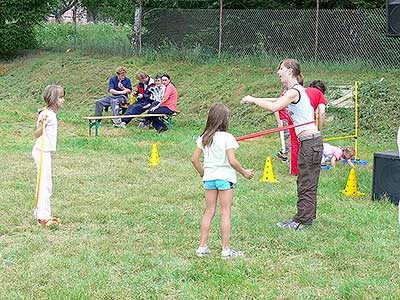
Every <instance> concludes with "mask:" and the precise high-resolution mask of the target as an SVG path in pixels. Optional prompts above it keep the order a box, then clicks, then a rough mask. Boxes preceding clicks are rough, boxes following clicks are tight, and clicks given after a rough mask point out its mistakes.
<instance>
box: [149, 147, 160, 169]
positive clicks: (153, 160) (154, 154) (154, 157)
mask: <svg viewBox="0 0 400 300" xmlns="http://www.w3.org/2000/svg"><path fill="white" fill-rule="evenodd" d="M159 164H160V155H159V154H158V148H157V144H153V145H152V146H151V155H150V163H149V165H150V166H157V165H159Z"/></svg>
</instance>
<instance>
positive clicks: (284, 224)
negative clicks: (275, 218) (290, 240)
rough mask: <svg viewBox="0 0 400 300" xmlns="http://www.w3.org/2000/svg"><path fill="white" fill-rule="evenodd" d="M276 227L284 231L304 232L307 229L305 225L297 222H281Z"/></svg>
mask: <svg viewBox="0 0 400 300" xmlns="http://www.w3.org/2000/svg"><path fill="white" fill-rule="evenodd" d="M276 225H277V226H278V227H280V228H283V229H293V230H302V229H304V227H305V225H304V224H300V223H297V222H296V221H291V222H281V223H278V224H276Z"/></svg>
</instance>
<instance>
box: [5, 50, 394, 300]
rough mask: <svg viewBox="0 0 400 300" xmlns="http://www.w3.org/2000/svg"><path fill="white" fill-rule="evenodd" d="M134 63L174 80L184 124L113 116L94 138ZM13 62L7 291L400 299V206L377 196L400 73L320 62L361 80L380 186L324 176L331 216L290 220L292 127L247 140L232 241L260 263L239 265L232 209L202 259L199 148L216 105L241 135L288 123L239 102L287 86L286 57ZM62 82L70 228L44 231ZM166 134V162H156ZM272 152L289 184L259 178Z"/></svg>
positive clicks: (64, 200) (334, 112) (333, 125)
mask: <svg viewBox="0 0 400 300" xmlns="http://www.w3.org/2000/svg"><path fill="white" fill-rule="evenodd" d="M118 65H126V66H127V67H128V69H129V70H130V74H129V75H130V77H131V78H134V72H136V71H137V70H138V69H145V70H147V71H148V72H149V73H151V74H156V73H163V72H168V73H170V75H171V77H172V79H173V81H174V82H175V84H176V85H177V87H178V92H179V95H180V101H179V104H178V107H179V110H180V111H181V112H182V113H181V114H180V115H179V116H178V117H176V118H175V120H174V127H173V129H172V130H170V131H168V132H165V133H163V134H157V133H155V132H154V131H151V130H140V129H138V128H137V127H136V123H135V122H132V123H133V124H132V125H130V126H129V127H128V128H126V129H117V128H113V127H112V126H111V125H110V124H109V123H106V122H104V124H102V126H101V129H100V130H101V135H100V137H98V138H94V137H92V138H89V137H88V132H87V124H86V122H85V121H83V120H82V119H81V117H83V116H88V115H92V114H93V112H94V101H95V99H96V98H99V97H100V96H103V95H104V94H105V93H106V88H107V80H108V77H109V76H110V75H111V74H112V73H113V72H114V69H115V68H116V66H118ZM0 70H2V71H1V76H0V140H1V148H0V171H1V173H2V174H1V181H0V185H1V191H2V192H1V193H0V270H1V272H0V282H1V284H0V299H4V300H8V299H10V300H11V299H13V300H14V299H115V300H117V299H118V300H121V299H400V286H399V278H400V269H399V267H400V266H399V261H400V255H399V254H400V253H399V231H398V222H397V210H396V207H395V206H394V205H392V204H391V203H389V202H388V201H379V202H373V201H371V188H372V160H373V153H374V152H376V151H384V150H388V149H391V150H394V149H395V147H396V144H395V135H396V133H397V128H393V127H394V125H393V124H397V126H398V118H396V114H397V115H398V109H397V110H392V111H391V113H392V115H391V117H390V118H389V116H388V109H393V107H397V104H396V103H392V101H394V100H395V99H397V97H398V95H399V93H400V84H399V83H398V82H397V81H398V78H399V72H397V71H393V70H392V71H371V70H368V69H365V68H362V67H360V68H359V67H355V66H353V67H348V68H347V67H345V66H327V67H324V68H318V67H315V66H310V65H306V66H305V69H304V72H305V74H306V82H308V81H310V80H312V79H315V78H320V79H322V80H324V81H326V82H327V83H328V85H330V86H333V85H335V84H338V85H339V84H347V85H352V84H353V82H354V80H359V81H360V97H361V98H360V102H362V104H361V108H360V109H361V110H362V112H360V114H361V116H360V126H361V130H360V135H361V136H360V139H359V143H360V158H362V159H366V160H368V161H369V162H370V163H369V165H368V166H359V167H357V181H358V189H359V190H360V191H362V192H365V195H364V196H361V197H358V198H351V197H346V196H344V195H342V194H341V193H340V192H339V190H340V189H344V187H345V185H346V180H347V176H348V174H349V168H348V167H347V166H344V165H341V164H339V166H338V167H337V168H336V169H333V170H329V171H322V173H321V177H320V184H319V191H318V196H319V204H318V219H317V221H316V222H315V224H314V225H313V226H312V227H310V228H308V229H307V230H304V231H299V232H293V231H285V230H281V229H279V228H277V227H276V226H275V224H276V223H277V222H278V221H281V220H282V219H286V218H288V217H291V216H292V215H293V214H294V212H295V203H296V182H295V178H294V177H292V176H290V175H289V174H288V165H287V164H283V163H281V162H280V161H279V160H278V159H277V158H276V157H275V153H276V152H277V151H278V150H279V138H278V135H277V134H273V135H269V136H266V137H262V138H257V139H255V140H249V141H244V142H241V143H240V148H239V149H238V151H237V157H238V158H239V160H240V161H241V163H242V164H243V165H244V166H246V167H251V168H253V169H254V170H255V173H256V176H255V178H254V179H253V180H251V181H248V180H245V179H243V178H239V182H238V186H237V189H236V191H235V200H234V207H233V223H232V239H231V244H232V247H234V248H237V249H239V250H242V251H244V252H245V256H244V257H243V258H240V259H235V260H230V261H223V260H222V259H221V258H220V247H221V240H220V235H219V227H218V224H219V217H216V219H215V221H214V224H213V226H212V229H211V234H210V244H209V245H210V248H211V250H212V251H213V253H212V256H211V257H209V258H204V259H200V258H198V257H196V256H195V252H194V251H195V250H196V248H197V246H198V239H199V223H200V218H201V216H202V212H203V209H204V204H203V197H204V192H203V189H202V185H201V180H200V178H199V177H198V175H197V174H196V172H195V170H194V169H193V168H192V166H191V164H190V156H191V154H192V152H193V150H194V147H195V139H196V137H197V136H198V135H199V134H200V133H201V130H202V129H203V126H204V123H205V116H206V113H207V109H208V107H209V106H210V105H211V104H212V103H214V102H219V101H223V102H224V103H226V104H227V105H228V106H229V107H230V108H231V109H232V112H233V116H232V123H231V130H230V131H231V132H232V133H233V134H234V135H235V136H240V135H243V134H246V133H251V132H256V131H261V130H265V129H268V128H272V127H274V126H275V121H274V119H273V116H272V115H270V114H267V113H265V112H263V111H261V110H260V109H257V108H256V107H249V106H242V105H240V104H239V99H240V98H241V97H243V96H244V95H246V94H254V95H260V96H261V95H265V96H267V95H276V94H277V93H278V92H279V80H278V79H277V77H276V74H275V65H273V64H270V63H264V64H263V63H257V62H253V61H250V60H249V61H246V60H243V61H236V62H230V61H225V62H221V63H217V62H212V61H211V62H208V63H196V62H185V61H182V60H175V59H170V58H168V59H165V58H164V59H161V58H158V57H146V58H137V57H107V56H91V57H89V56H84V55H79V54H75V53H68V54H65V53H64V54H63V53H58V54H55V53H36V54H31V55H27V56H24V57H20V58H17V59H15V60H13V61H4V62H2V64H1V69H0ZM380 78H385V80H384V81H381V82H379V80H380ZM378 82H379V83H378ZM50 83H58V84H62V85H64V86H65V87H66V90H67V95H66V103H65V106H64V107H63V108H62V109H61V110H60V112H59V114H58V119H59V139H58V149H57V153H56V154H55V155H54V158H53V180H54V195H53V198H52V208H53V213H54V215H55V216H59V217H61V220H62V225H61V226H60V227H58V228H41V227H38V226H37V225H36V224H35V222H34V218H33V215H32V211H33V206H34V190H35V181H36V170H35V166H34V162H33V160H32V158H31V148H32V145H33V141H34V140H33V133H34V130H35V116H36V111H37V108H38V107H40V106H41V105H42V99H41V94H42V91H43V89H44V87H45V86H46V85H47V84H50ZM328 100H329V99H328ZM397 101H398V100H397ZM397 103H398V102H397ZM373 112H375V114H373ZM389 112H390V111H389ZM328 114H330V115H331V116H332V117H331V118H330V119H329V121H328V122H327V124H326V130H325V131H324V134H325V135H326V136H335V135H338V134H342V133H346V132H349V130H350V132H351V127H350V129H349V128H348V127H349V126H350V125H351V124H352V111H351V110H346V111H343V110H338V109H333V108H329V109H328ZM393 116H394V118H393ZM393 119H394V120H393ZM343 124H347V125H346V126H344V125H343ZM348 124H350V125H348ZM153 143H157V145H158V150H159V153H160V157H161V164H160V165H159V166H156V167H149V157H150V151H151V145H152V144H153ZM346 143H349V142H346V141H344V142H341V143H338V144H339V145H346ZM267 155H269V156H272V160H273V166H274V173H275V177H277V179H278V180H279V181H280V183H279V184H268V183H261V182H259V179H260V178H261V176H262V173H263V167H264V162H265V158H266V156H267Z"/></svg>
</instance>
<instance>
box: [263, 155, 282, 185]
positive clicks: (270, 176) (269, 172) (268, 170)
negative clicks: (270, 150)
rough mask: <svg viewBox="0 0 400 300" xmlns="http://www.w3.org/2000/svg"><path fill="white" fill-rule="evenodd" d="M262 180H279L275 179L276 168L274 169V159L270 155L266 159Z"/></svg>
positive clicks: (272, 181)
mask: <svg viewBox="0 0 400 300" xmlns="http://www.w3.org/2000/svg"><path fill="white" fill-rule="evenodd" d="M260 181H261V182H271V183H278V182H279V181H278V180H276V179H275V175H274V170H273V169H272V160H271V157H270V156H267V158H266V159H265V167H264V173H263V177H262V178H261V179H260Z"/></svg>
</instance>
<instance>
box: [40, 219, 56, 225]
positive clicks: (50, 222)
mask: <svg viewBox="0 0 400 300" xmlns="http://www.w3.org/2000/svg"><path fill="white" fill-rule="evenodd" d="M37 223H38V225H42V226H51V225H60V219H59V218H51V219H48V220H43V219H37Z"/></svg>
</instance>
